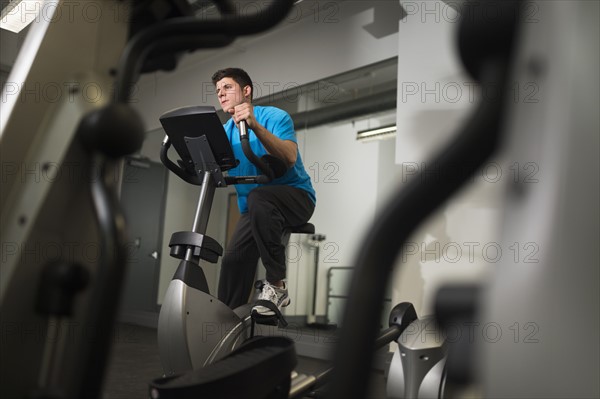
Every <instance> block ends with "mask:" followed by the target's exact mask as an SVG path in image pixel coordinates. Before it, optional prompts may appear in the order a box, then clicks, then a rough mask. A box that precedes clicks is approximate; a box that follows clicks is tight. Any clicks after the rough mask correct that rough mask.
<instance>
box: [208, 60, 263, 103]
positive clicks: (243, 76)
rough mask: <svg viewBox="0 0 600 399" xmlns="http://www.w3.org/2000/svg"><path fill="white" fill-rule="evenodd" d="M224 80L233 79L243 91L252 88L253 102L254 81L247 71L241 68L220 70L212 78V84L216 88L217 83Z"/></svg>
mask: <svg viewBox="0 0 600 399" xmlns="http://www.w3.org/2000/svg"><path fill="white" fill-rule="evenodd" d="M223 78H231V79H233V80H234V81H235V82H236V83H237V84H239V85H240V87H241V88H242V89H243V88H244V87H246V86H250V89H251V91H250V100H252V95H253V94H254V86H253V85H252V79H250V75H248V73H247V72H246V71H244V70H243V69H241V68H225V69H219V70H218V71H217V72H215V73H214V74H213V76H212V82H213V84H214V85H215V86H216V85H217V82H218V81H219V80H221V79H223Z"/></svg>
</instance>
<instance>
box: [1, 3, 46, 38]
mask: <svg viewBox="0 0 600 399" xmlns="http://www.w3.org/2000/svg"><path fill="white" fill-rule="evenodd" d="M43 2H44V0H11V1H10V3H8V5H7V6H6V7H4V9H3V10H2V15H1V16H0V28H2V29H5V30H9V31H11V32H15V33H19V32H20V31H22V30H23V29H24V28H25V27H26V26H27V25H29V24H30V23H31V22H33V20H34V19H36V18H37V17H38V15H39V13H40V10H41V9H42V3H43Z"/></svg>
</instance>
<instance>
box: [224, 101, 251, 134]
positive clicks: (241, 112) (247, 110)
mask: <svg viewBox="0 0 600 399" xmlns="http://www.w3.org/2000/svg"><path fill="white" fill-rule="evenodd" d="M227 112H229V114H231V116H232V117H233V121H234V122H235V124H236V125H239V123H240V121H243V120H245V121H246V126H247V127H248V129H255V128H256V127H257V125H258V123H257V122H256V118H255V117H254V107H253V106H252V104H250V103H241V104H239V105H236V106H235V107H234V108H231V109H229V110H228V111H227Z"/></svg>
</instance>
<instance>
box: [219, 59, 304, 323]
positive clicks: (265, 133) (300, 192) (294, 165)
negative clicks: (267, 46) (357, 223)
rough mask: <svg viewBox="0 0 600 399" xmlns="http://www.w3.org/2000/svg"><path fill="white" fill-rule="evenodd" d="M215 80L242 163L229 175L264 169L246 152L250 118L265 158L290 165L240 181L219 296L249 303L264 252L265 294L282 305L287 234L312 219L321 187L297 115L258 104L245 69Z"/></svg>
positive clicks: (253, 139)
mask: <svg viewBox="0 0 600 399" xmlns="http://www.w3.org/2000/svg"><path fill="white" fill-rule="evenodd" d="M212 82H213V84H214V85H215V88H216V93H217V98H218V100H219V104H220V105H221V108H222V109H223V111H224V112H226V113H228V114H230V115H231V116H232V118H231V119H230V120H229V121H227V123H225V125H224V128H225V131H226V132H227V136H228V138H229V141H230V142H231V145H232V147H233V152H234V154H235V157H236V158H237V159H238V160H239V161H240V164H239V165H238V166H237V167H236V168H234V169H231V170H230V171H229V174H230V175H257V174H260V172H259V171H258V170H257V168H256V167H255V166H254V165H253V164H252V163H250V161H248V159H247V158H246V156H245V155H244V153H243V151H242V147H241V144H240V139H239V130H238V123H239V122H240V121H241V120H245V121H246V126H247V128H248V134H249V140H250V145H251V148H252V150H253V151H254V153H255V154H256V155H257V156H259V157H261V156H262V155H265V154H271V155H273V156H276V157H278V158H280V159H281V160H283V161H284V163H285V164H286V166H287V168H288V169H287V171H286V173H285V174H284V175H283V176H281V177H279V178H277V179H274V180H273V181H271V182H270V183H268V184H264V185H263V184H239V185H236V191H237V196H238V206H239V209H240V212H241V218H240V220H239V222H238V224H237V226H236V228H235V230H234V233H233V236H232V237H231V240H230V242H229V243H228V245H227V249H226V251H225V254H224V256H223V261H222V263H221V276H220V280H219V293H218V296H219V300H221V301H222V302H224V303H225V304H227V305H228V306H229V307H231V308H232V309H233V308H236V307H237V306H240V305H243V304H245V303H247V302H248V299H249V297H250V293H251V291H252V287H253V285H254V278H255V273H256V266H257V262H258V258H259V257H260V259H262V262H263V264H264V266H265V269H266V280H267V281H266V283H265V285H264V287H263V290H262V292H261V293H260V296H259V299H262V300H268V301H271V302H273V303H274V304H275V305H276V306H277V307H278V308H279V309H280V310H281V308H282V307H284V306H287V305H289V304H290V298H289V296H288V290H287V286H286V284H285V281H284V279H285V276H286V259H285V248H284V246H283V245H282V244H281V236H282V233H283V229H284V227H286V226H298V225H302V224H304V223H306V222H308V220H309V219H310V217H311V216H312V214H313V211H314V207H315V203H316V197H315V191H314V189H313V187H312V184H311V182H310V177H309V176H308V174H307V173H306V170H305V169H304V165H303V164H302V159H301V158H300V153H299V152H298V145H297V141H296V133H295V131H294V124H293V122H292V119H291V117H290V116H289V115H288V114H287V113H286V112H285V111H283V110H280V109H278V108H275V107H262V106H256V107H255V106H253V105H252V92H253V86H252V80H251V79H250V77H249V76H248V74H247V73H246V72H245V71H243V70H242V69H239V68H227V69H222V70H219V71H217V72H216V73H215V74H214V75H213V77H212ZM253 311H255V312H257V313H259V314H260V315H262V316H272V315H274V312H273V311H272V310H271V309H269V308H267V307H265V306H255V307H254V308H253Z"/></svg>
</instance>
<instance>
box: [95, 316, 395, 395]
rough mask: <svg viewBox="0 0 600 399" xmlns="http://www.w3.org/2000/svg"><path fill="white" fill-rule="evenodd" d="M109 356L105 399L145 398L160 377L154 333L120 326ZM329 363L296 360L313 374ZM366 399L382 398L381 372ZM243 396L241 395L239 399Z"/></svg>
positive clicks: (301, 366) (374, 375) (307, 372)
mask: <svg viewBox="0 0 600 399" xmlns="http://www.w3.org/2000/svg"><path fill="white" fill-rule="evenodd" d="M111 352H112V353H111V354H110V357H109V365H108V369H107V372H106V378H105V384H104V395H103V397H104V398H105V399H137V398H140V399H142V398H148V394H147V393H148V382H149V381H151V380H152V379H154V378H157V377H160V376H161V374H162V370H161V367H160V359H159V356H158V348H157V345H156V330H155V329H151V328H147V327H140V326H135V325H129V324H119V325H118V326H117V329H116V332H115V334H114V341H113V347H112V351H111ZM327 366H328V363H326V362H325V361H322V360H318V359H312V358H308V357H299V358H298V367H297V368H296V370H297V371H298V372H300V373H305V374H313V373H318V372H319V371H322V370H324V369H326V368H327ZM372 378H373V379H372V383H371V385H372V393H371V396H369V398H372V399H380V398H385V382H384V377H383V372H380V371H374V372H373V374H372ZM242 398H243V396H242V395H240V399H242Z"/></svg>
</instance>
